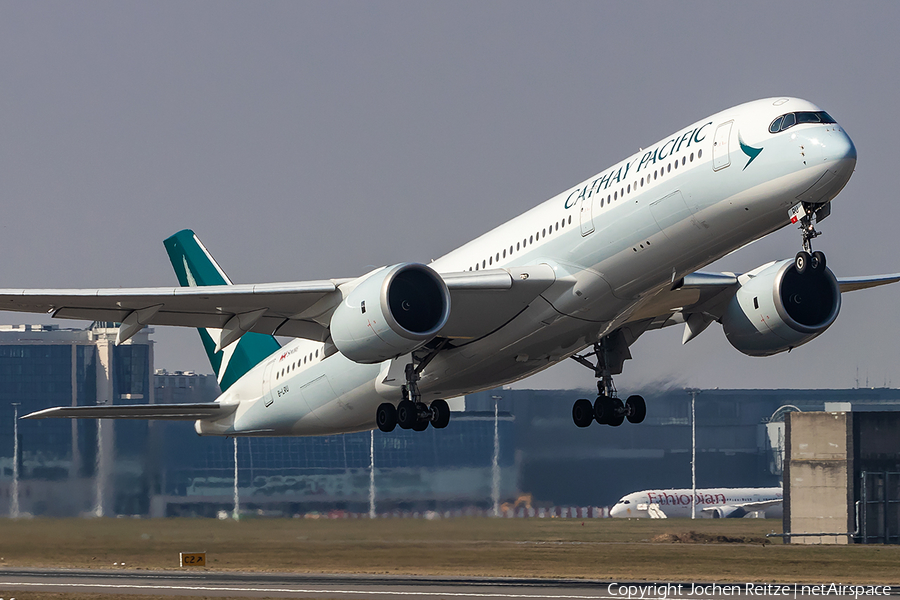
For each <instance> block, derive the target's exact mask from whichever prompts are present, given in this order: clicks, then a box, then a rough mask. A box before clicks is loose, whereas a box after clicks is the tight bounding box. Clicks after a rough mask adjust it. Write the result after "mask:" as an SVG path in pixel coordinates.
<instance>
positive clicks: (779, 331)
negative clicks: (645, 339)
mask: <svg viewBox="0 0 900 600" xmlns="http://www.w3.org/2000/svg"><path fill="white" fill-rule="evenodd" d="M855 165H856V148H855V147H854V146H853V142H852V141H851V140H850V138H849V137H848V136H847V134H846V133H845V132H844V130H843V129H842V128H841V126H840V125H839V124H838V123H837V122H835V120H834V119H833V118H831V116H829V115H828V113H826V112H825V111H823V110H822V109H821V108H819V107H818V106H816V105H814V104H812V103H810V102H807V101H805V100H800V99H797V98H770V99H766V100H758V101H755V102H750V103H747V104H742V105H740V106H737V107H734V108H730V109H728V110H725V111H722V112H720V113H717V114H714V115H712V116H711V117H707V118H705V119H702V120H700V121H697V122H696V123H693V124H691V125H689V126H687V127H685V128H683V129H681V130H679V131H677V132H676V133H674V134H672V135H669V136H667V137H665V138H663V139H662V140H660V141H659V142H657V143H655V144H652V145H651V146H649V147H648V148H647V149H646V150H641V151H640V152H638V153H637V154H634V155H632V156H630V157H628V158H626V159H625V160H623V161H622V162H620V163H618V164H616V165H614V166H612V167H610V168H608V169H606V170H604V171H602V172H601V173H600V174H599V175H596V176H594V177H591V178H589V179H587V180H585V181H583V182H582V183H580V184H578V185H576V186H574V187H572V188H569V189H567V190H565V191H564V192H563V193H561V194H559V195H558V196H556V197H554V198H551V199H550V200H548V201H546V202H544V203H543V204H540V205H538V206H536V207H535V208H532V209H531V210H529V211H528V212H526V213H524V214H522V215H520V216H517V217H516V218H514V219H512V220H511V221H509V222H507V223H504V224H503V225H500V226H499V227H497V228H495V229H493V230H492V231H489V232H487V233H485V234H484V235H482V236H481V237H479V238H477V239H475V240H473V241H471V242H469V243H467V244H465V245H464V246H462V247H460V248H458V249H456V250H454V251H452V252H450V253H449V254H447V255H445V256H443V257H441V258H439V259H437V260H435V261H433V262H431V263H430V264H428V265H424V264H417V263H402V264H397V265H391V266H386V267H382V268H380V269H376V270H374V271H372V272H371V273H366V274H365V275H363V276H361V277H358V278H355V279H331V280H327V281H306V282H288V283H267V284H259V285H249V284H233V283H232V282H231V281H230V280H229V279H228V277H227V276H226V275H225V272H224V271H223V270H222V269H221V268H220V267H219V265H218V264H217V263H216V262H215V261H214V260H213V258H212V256H211V255H210V254H209V253H208V252H207V250H206V249H205V248H204V246H203V245H202V244H201V243H200V241H199V239H197V237H196V236H195V235H194V234H193V232H191V231H187V230H185V231H181V232H179V233H176V234H175V235H173V236H172V237H170V238H168V239H167V240H166V241H165V246H166V249H167V251H168V253H169V257H170V259H171V261H172V264H173V266H174V267H175V271H176V272H177V275H178V279H179V283H180V284H181V286H182V287H178V288H137V289H77V290H76V289H73V290H56V289H53V290H21V289H13V290H0V309H2V310H13V311H25V312H41V313H46V312H50V313H52V314H53V315H55V316H56V317H60V318H72V319H88V320H98V321H114V322H118V323H121V326H120V328H119V333H118V340H117V342H118V343H121V342H124V341H126V340H128V338H129V337H131V336H132V335H134V334H135V333H136V332H138V331H140V329H141V328H142V327H144V326H145V325H176V326H184V327H196V328H198V329H199V331H200V336H201V338H202V340H203V344H204V345H205V347H206V350H207V353H208V354H209V358H210V362H211V363H212V367H213V369H214V370H215V372H216V374H217V376H218V380H219V384H220V386H221V389H222V395H221V396H220V397H219V398H218V400H217V401H216V402H215V403H209V404H181V405H137V406H133V405H103V406H84V407H59V408H50V409H47V410H43V411H39V412H36V413H32V414H30V415H28V416H27V417H26V418H45V417H93V418H146V419H190V420H196V430H197V432H198V433H200V434H202V435H226V436H237V435H252V436H269V435H320V434H334V433H343V432H353V431H361V430H367V429H373V428H375V427H378V428H379V429H381V430H382V431H391V430H392V429H393V428H394V427H395V426H397V425H399V426H400V427H402V428H405V429H414V430H423V429H426V428H427V427H428V425H429V423H430V424H431V425H432V426H433V427H436V428H442V427H445V426H446V425H447V423H448V421H449V419H450V410H449V408H448V404H447V402H446V401H445V399H446V398H452V397H456V396H459V395H462V394H466V393H471V392H474V391H477V390H484V389H489V388H493V387H496V386H500V385H502V384H508V383H510V382H513V381H516V380H519V379H522V378H524V377H528V376H529V375H533V374H534V373H537V372H538V371H541V370H543V369H546V368H547V367H549V366H551V365H554V364H556V363H558V362H560V361H563V360H567V359H575V360H576V361H578V362H579V363H581V364H583V365H584V366H586V367H588V368H590V369H591V370H592V371H593V372H594V374H595V375H596V377H597V380H598V383H597V387H598V396H597V397H596V399H595V400H593V401H591V400H588V399H580V400H577V401H576V402H575V404H574V406H573V409H572V416H573V419H574V421H575V424H576V425H578V426H579V427H587V426H588V425H590V424H591V423H592V422H593V421H597V422H598V423H601V424H607V425H613V426H616V425H620V424H621V423H622V422H623V421H624V420H625V419H628V420H629V421H630V422H632V423H639V422H641V421H642V420H643V419H644V416H645V414H646V405H645V403H644V400H643V399H642V398H641V397H640V396H631V397H629V398H628V399H627V400H625V401H624V402H623V401H622V400H621V399H620V398H619V395H618V393H617V392H616V388H615V386H614V385H613V379H612V378H613V376H614V375H616V374H619V373H621V372H622V366H623V362H624V361H625V360H626V359H627V358H630V354H629V349H628V348H629V346H630V345H631V344H632V343H634V341H635V340H636V339H637V338H638V337H639V336H641V335H643V334H644V333H645V332H647V331H650V330H653V329H659V328H662V327H666V326H669V325H676V324H680V325H683V326H684V338H683V340H684V342H685V343H686V342H688V341H690V340H691V339H693V338H694V337H696V336H697V335H698V334H700V333H701V332H702V331H703V330H704V329H706V327H707V326H708V325H709V324H710V323H712V322H713V321H718V322H720V323H721V324H722V326H723V328H724V331H725V335H726V336H727V338H728V341H729V342H730V343H731V344H732V345H733V346H734V347H735V348H736V349H737V350H739V351H741V352H743V353H744V354H748V355H751V356H766V355H771V354H776V353H779V352H784V351H786V350H790V349H792V348H795V347H797V346H800V345H802V344H805V343H806V342H808V341H810V340H811V339H813V338H815V337H816V336H818V335H819V334H821V333H822V332H823V331H825V330H826V329H827V328H828V327H829V326H830V325H831V324H832V323H833V322H834V321H835V319H836V318H837V316H838V311H839V309H840V306H841V292H846V291H850V290H857V289H862V288H867V287H873V286H877V285H881V284H885V283H893V282H896V281H898V280H900V275H890V276H875V277H855V278H838V277H835V275H834V274H833V273H832V272H831V270H830V269H828V267H827V266H826V264H825V256H824V255H823V254H822V253H821V252H813V251H812V247H811V246H812V241H813V239H814V238H815V237H816V236H817V235H818V231H817V230H816V224H817V222H820V221H822V219H824V218H825V217H827V216H828V215H829V213H830V212H831V201H832V199H834V198H835V196H836V195H837V194H838V192H840V190H841V189H842V188H843V187H844V185H845V184H846V183H847V181H848V180H849V179H850V176H851V174H852V173H853V169H854V167H855ZM791 223H795V224H797V225H798V226H799V228H800V236H799V238H800V239H799V240H798V242H800V245H802V250H801V251H800V252H799V253H798V254H797V255H796V257H794V258H789V259H786V260H780V261H775V262H771V263H768V264H765V265H762V266H759V267H757V268H755V269H752V270H750V271H748V272H746V273H743V274H734V273H702V272H698V269H701V268H703V267H704V266H706V265H708V264H710V263H711V262H713V261H715V260H716V259H718V258H721V257H723V256H725V255H726V254H728V253H730V252H732V251H734V250H736V249H738V248H740V247H742V246H744V245H746V244H748V243H750V242H752V241H754V240H757V239H759V238H761V237H763V236H765V235H767V234H769V233H771V232H773V231H775V230H777V229H780V228H782V227H785V226H788V225H790V224H791ZM276 335H277V336H286V337H291V338H295V339H293V340H292V341H291V342H290V343H288V344H286V345H285V346H281V345H280V344H279V342H278V341H277V340H276V338H275V337H273V336H276Z"/></svg>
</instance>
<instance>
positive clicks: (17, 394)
mask: <svg viewBox="0 0 900 600" xmlns="http://www.w3.org/2000/svg"><path fill="white" fill-rule="evenodd" d="M116 331H117V329H116V328H115V327H113V325H112V324H109V323H94V324H93V325H91V326H90V327H88V328H87V329H62V328H59V327H58V326H56V325H3V326H0V415H2V418H0V513H3V514H6V513H7V511H9V509H10V493H11V489H12V485H13V482H12V476H13V472H14V471H15V472H16V473H17V475H18V477H19V479H20V481H19V510H20V511H21V512H24V513H31V514H47V515H70V514H80V513H93V514H97V515H106V514H117V513H140V512H145V511H146V510H147V503H146V491H147V490H146V485H145V481H144V479H143V477H144V473H145V472H146V468H145V465H144V464H143V461H144V457H145V449H146V441H147V431H148V428H147V424H146V423H145V422H129V423H122V424H119V425H117V426H116V427H113V425H112V423H111V422H110V421H94V420H68V419H49V420H38V421H19V423H18V433H19V440H18V441H19V444H18V448H19V464H18V465H17V466H18V469H14V468H13V464H12V461H13V448H14V446H15V443H14V442H15V441H14V439H13V430H14V424H13V418H12V417H13V413H14V408H13V404H17V405H18V406H17V409H18V414H19V415H20V416H21V415H23V414H26V413H29V412H33V411H36V410H41V409H43V408H47V407H50V406H88V405H94V404H138V403H152V402H153V401H154V398H153V386H152V384H151V379H150V378H151V373H153V343H152V342H151V341H150V339H149V335H150V333H151V332H152V330H146V329H145V330H144V331H142V332H141V333H139V334H138V335H136V336H135V337H133V338H132V339H131V340H129V341H128V342H126V343H125V344H122V345H120V346H116V345H115V339H116ZM116 434H118V435H116Z"/></svg>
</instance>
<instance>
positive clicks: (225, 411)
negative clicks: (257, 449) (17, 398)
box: [22, 402, 237, 421]
mask: <svg viewBox="0 0 900 600" xmlns="http://www.w3.org/2000/svg"><path fill="white" fill-rule="evenodd" d="M236 408H237V404H220V403H218V402H209V403H205V404H112V405H97V406H57V407H55V408H46V409H44V410H39V411H36V412H33V413H30V414H27V415H25V416H24V417H22V418H23V419H50V418H59V417H68V418H72V419H158V420H165V421H194V420H196V419H204V418H209V417H217V418H218V417H224V416H227V415H229V414H230V413H232V412H234V410H235V409H236Z"/></svg>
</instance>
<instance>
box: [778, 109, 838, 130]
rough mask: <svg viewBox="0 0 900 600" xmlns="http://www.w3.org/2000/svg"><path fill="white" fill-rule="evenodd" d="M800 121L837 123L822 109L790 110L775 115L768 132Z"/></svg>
mask: <svg viewBox="0 0 900 600" xmlns="http://www.w3.org/2000/svg"><path fill="white" fill-rule="evenodd" d="M802 123H837V121H835V120H834V119H832V118H831V115H829V114H828V113H827V112H825V111H824V110H820V111H804V112H792V113H787V114H785V115H781V116H780V117H777V118H776V119H775V120H774V121H772V123H771V124H770V125H769V133H779V132H781V131H784V130H786V129H790V128H791V127H793V126H794V125H800V124H802Z"/></svg>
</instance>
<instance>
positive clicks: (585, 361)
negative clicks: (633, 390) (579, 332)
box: [572, 338, 647, 427]
mask: <svg viewBox="0 0 900 600" xmlns="http://www.w3.org/2000/svg"><path fill="white" fill-rule="evenodd" d="M611 344H612V342H610V340H609V339H608V338H603V339H602V340H600V342H599V343H596V344H594V351H593V352H591V353H589V354H582V355H576V356H573V357H572V358H573V359H575V360H576V361H578V362H579V363H580V364H582V365H584V366H586V367H588V368H589V369H592V370H593V371H594V375H596V376H597V378H598V381H597V399H596V400H594V402H593V403H591V401H590V400H588V399H586V398H581V399H580V400H576V401H575V405H574V406H572V420H573V421H575V425H577V426H578V427H587V426H588V425H590V424H591V423H592V422H594V421H597V422H598V423H600V424H601V425H611V426H613V427H618V426H619V425H621V424H622V423H623V422H624V421H625V419H628V422H629V423H640V422H642V421H643V420H644V417H646V416H647V404H646V403H645V402H644V399H643V398H642V397H641V396H629V397H628V399H627V400H626V401H625V402H622V400H621V399H620V398H619V397H618V393H617V392H616V386H615V384H614V383H613V380H612V369H611V368H610V354H611V353H612V352H614V351H616V350H618V351H619V352H621V351H622V349H614V348H610V345H611ZM625 349H626V350H627V346H626V348H625ZM591 357H594V358H596V364H593V363H591V362H590V358H591ZM619 364H621V361H620V363H619ZM619 372H621V371H619Z"/></svg>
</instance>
